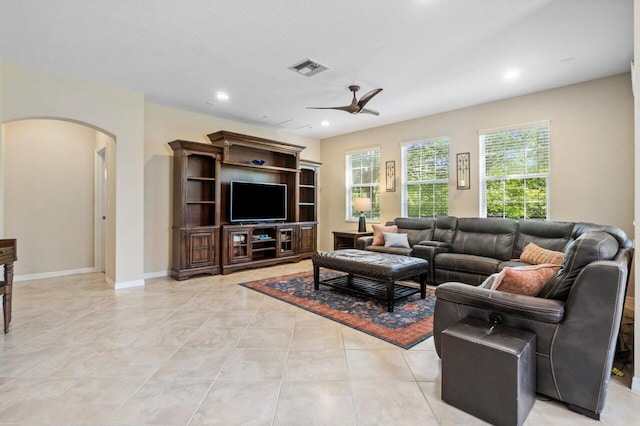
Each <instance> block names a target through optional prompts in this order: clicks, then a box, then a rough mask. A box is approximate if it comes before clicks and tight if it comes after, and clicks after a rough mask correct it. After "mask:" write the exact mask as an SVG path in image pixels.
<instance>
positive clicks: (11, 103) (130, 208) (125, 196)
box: [0, 62, 144, 287]
mask: <svg viewBox="0 0 640 426" xmlns="http://www.w3.org/2000/svg"><path fill="white" fill-rule="evenodd" d="M0 114H1V115H0V123H7V122H11V121H15V120H21V119H27V118H60V119H66V120H72V121H77V122H80V123H84V124H87V125H90V126H91V127H94V128H96V129H98V130H101V131H103V132H104V133H107V134H109V135H113V136H114V138H115V141H116V144H115V145H116V150H115V153H114V164H115V168H116V170H115V172H114V174H115V183H114V185H115V193H116V194H117V195H116V196H117V200H116V202H115V206H114V208H115V220H116V223H115V228H116V231H115V247H116V249H115V260H114V265H115V271H114V275H112V276H109V275H107V279H108V280H109V281H110V282H112V283H114V285H115V286H116V287H126V286H130V285H140V284H143V283H144V281H143V278H142V276H143V240H144V239H143V228H144V218H143V211H144V202H143V199H144V188H143V171H144V168H143V167H144V162H143V159H144V156H143V154H144V144H143V138H144V97H143V95H142V94H141V93H136V92H132V91H128V90H124V89H118V88H115V87H109V86H105V85H102V84H97V83H90V82H87V81H83V80H79V79H75V78H70V77H64V76H59V75H54V74H49V73H45V72H42V71H39V70H35V69H32V68H26V67H21V66H19V65H15V64H10V63H6V62H0ZM3 145H4V142H3V140H0V153H2V152H3V151H4V148H3ZM0 167H2V163H1V162H0ZM2 198H3V197H2V196H0V210H4V208H3V207H2V203H3V202H4V201H3V199H2ZM4 220H5V221H6V218H5V219H4ZM0 228H2V224H0ZM3 232H4V231H3ZM18 244H19V243H18Z"/></svg>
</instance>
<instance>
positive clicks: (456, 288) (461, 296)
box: [436, 283, 564, 324]
mask: <svg viewBox="0 0 640 426" xmlns="http://www.w3.org/2000/svg"><path fill="white" fill-rule="evenodd" d="M436 297H437V298H438V299H437V300H438V301H439V300H443V301H448V302H451V303H458V304H463V305H468V306H475V307H478V308H481V309H487V310H491V311H494V312H495V313H497V314H505V315H510V316H516V317H520V318H525V319H530V320H534V321H542V322H547V323H551V324H557V323H559V322H560V321H562V319H563V318H564V303H563V302H561V301H559V300H552V299H540V298H538V297H532V296H523V295H520V294H513V293H506V292H503V291H498V290H489V289H487V288H482V287H475V286H470V285H468V284H462V283H444V284H441V285H440V286H438V288H437V289H436ZM436 303H437V302H436Z"/></svg>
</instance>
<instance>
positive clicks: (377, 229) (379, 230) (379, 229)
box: [371, 225, 398, 246]
mask: <svg viewBox="0 0 640 426" xmlns="http://www.w3.org/2000/svg"><path fill="white" fill-rule="evenodd" d="M372 227H373V243H371V245H372V246H383V245H384V234H383V233H384V232H392V233H394V234H397V233H398V225H390V226H384V225H372Z"/></svg>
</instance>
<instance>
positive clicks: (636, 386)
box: [631, 376, 640, 392]
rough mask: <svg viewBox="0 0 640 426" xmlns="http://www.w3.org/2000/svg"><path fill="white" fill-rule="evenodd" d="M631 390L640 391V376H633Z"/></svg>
mask: <svg viewBox="0 0 640 426" xmlns="http://www.w3.org/2000/svg"><path fill="white" fill-rule="evenodd" d="M631 390H632V391H636V392H640V377H638V376H633V378H632V379H631Z"/></svg>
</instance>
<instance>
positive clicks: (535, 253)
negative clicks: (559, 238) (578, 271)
mask: <svg viewBox="0 0 640 426" xmlns="http://www.w3.org/2000/svg"><path fill="white" fill-rule="evenodd" d="M520 261H521V262H526V263H530V264H532V265H541V264H544V263H551V264H553V265H562V262H563V261H564V253H563V252H561V251H553V250H547V249H543V248H542V247H539V246H538V245H537V244H535V243H529V244H527V246H526V247H525V248H524V250H523V251H522V254H521V255H520Z"/></svg>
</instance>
